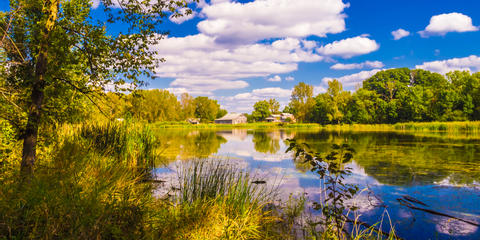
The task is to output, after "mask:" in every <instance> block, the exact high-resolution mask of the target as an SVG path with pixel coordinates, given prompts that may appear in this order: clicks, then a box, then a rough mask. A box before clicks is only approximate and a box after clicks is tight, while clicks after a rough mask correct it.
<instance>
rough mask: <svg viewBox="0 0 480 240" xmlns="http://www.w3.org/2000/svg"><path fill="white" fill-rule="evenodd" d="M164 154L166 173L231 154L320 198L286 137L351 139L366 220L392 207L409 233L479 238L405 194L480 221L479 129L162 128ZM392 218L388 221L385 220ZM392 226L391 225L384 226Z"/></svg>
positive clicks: (324, 143)
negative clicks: (406, 202) (408, 202)
mask: <svg viewBox="0 0 480 240" xmlns="http://www.w3.org/2000/svg"><path fill="white" fill-rule="evenodd" d="M158 136H159V138H160V144H162V145H163V146H162V149H164V151H163V153H162V155H163V157H164V160H165V161H167V162H170V166H168V167H164V166H159V167H158V168H157V169H156V171H157V173H158V175H159V177H160V178H164V179H166V180H168V178H169V177H172V171H174V170H172V169H173V168H174V167H173V166H178V165H179V164H181V163H183V162H185V161H189V160H191V159H194V158H206V157H212V156H214V157H218V159H219V161H222V159H230V160H233V161H235V162H236V163H237V164H239V167H241V168H247V169H249V170H250V171H252V172H254V173H255V176H257V177H258V178H261V179H263V180H266V181H267V182H268V183H270V184H276V185H278V186H279V187H280V191H281V194H280V196H279V197H280V198H287V197H288V195H289V194H291V193H294V194H301V193H304V192H306V193H307V194H308V196H309V198H310V199H312V200H318V199H319V198H320V195H321V184H320V181H319V179H318V177H317V176H316V175H314V174H312V173H310V172H309V165H308V164H305V163H303V162H298V161H294V160H293V157H292V153H286V152H285V151H286V149H287V145H288V142H287V139H292V138H294V139H296V140H297V141H299V142H305V143H308V144H309V145H310V146H311V148H312V149H315V150H316V151H318V152H323V153H328V152H329V151H330V150H331V149H330V148H331V146H332V144H334V143H336V144H343V143H348V144H349V145H350V146H352V147H353V148H354V149H355V151H356V153H355V155H354V160H353V162H352V163H351V164H350V167H352V169H353V174H352V175H351V176H349V177H347V179H346V182H348V183H353V184H357V185H358V186H359V187H360V188H361V189H363V190H364V191H363V192H362V193H361V194H359V195H358V196H357V197H356V199H355V204H356V205H357V206H359V207H360V208H359V210H358V212H357V214H360V219H361V220H362V221H365V222H367V223H370V224H373V223H376V222H378V221H379V220H380V219H381V217H382V216H384V217H385V218H386V217H387V216H386V215H385V211H387V212H388V215H389V216H390V219H391V222H392V224H393V225H394V226H395V229H396V231H397V233H398V235H399V236H400V237H402V238H405V239H480V230H479V228H478V227H477V226H475V225H472V224H469V223H465V222H462V221H458V220H455V219H452V218H449V217H445V216H440V215H435V214H431V213H427V212H424V211H419V210H414V209H410V208H408V207H406V206H402V205H401V204H400V202H399V201H398V199H401V198H404V197H405V196H407V197H410V198H414V199H417V200H419V201H420V202H422V203H425V204H426V205H427V206H423V205H421V206H422V207H423V208H426V209H430V210H433V211H435V212H439V213H443V214H447V215H451V216H454V217H457V218H460V219H465V220H467V221H472V222H476V223H479V222H480V140H479V139H480V136H475V135H473V136H472V135H468V134H445V133H421V134H420V133H405V132H327V131H312V130H308V131H307V130H283V129H275V130H246V129H232V130H185V129H182V130H178V129H177V130H174V129H166V130H161V131H160V132H158ZM384 222H385V224H386V225H389V223H388V224H387V222H389V220H387V219H385V220H384ZM385 230H386V231H388V228H385Z"/></svg>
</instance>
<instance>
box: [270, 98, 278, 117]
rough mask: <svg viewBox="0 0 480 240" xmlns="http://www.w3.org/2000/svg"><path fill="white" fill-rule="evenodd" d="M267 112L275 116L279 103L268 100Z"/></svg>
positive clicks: (273, 99)
mask: <svg viewBox="0 0 480 240" xmlns="http://www.w3.org/2000/svg"><path fill="white" fill-rule="evenodd" d="M268 105H269V110H270V112H271V113H273V114H276V113H279V112H280V103H279V102H278V101H277V99H275V98H271V99H269V100H268Z"/></svg>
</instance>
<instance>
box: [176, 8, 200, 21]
mask: <svg viewBox="0 0 480 240" xmlns="http://www.w3.org/2000/svg"><path fill="white" fill-rule="evenodd" d="M178 11H179V13H180V14H182V16H179V17H173V15H171V16H170V17H169V19H170V21H172V22H174V23H176V24H182V23H184V22H186V21H188V20H191V19H193V18H194V17H196V16H197V12H195V11H192V13H191V14H186V13H187V8H182V9H179V10H178Z"/></svg>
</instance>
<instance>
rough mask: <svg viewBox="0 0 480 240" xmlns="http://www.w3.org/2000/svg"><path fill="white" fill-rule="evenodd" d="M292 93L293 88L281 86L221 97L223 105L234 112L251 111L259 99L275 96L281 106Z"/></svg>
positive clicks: (287, 100) (286, 102)
mask: <svg viewBox="0 0 480 240" xmlns="http://www.w3.org/2000/svg"><path fill="white" fill-rule="evenodd" d="M291 94H292V90H291V89H284V88H279V87H273V88H260V89H254V90H252V91H251V92H244V93H239V94H237V95H235V96H232V97H224V98H220V102H221V103H222V105H224V106H226V108H227V109H229V111H234V112H251V111H252V110H253V105H254V104H255V102H257V101H261V100H267V99H270V98H275V99H277V100H278V101H279V103H280V106H281V107H283V106H286V105H287V104H288V102H289V100H290V95H291Z"/></svg>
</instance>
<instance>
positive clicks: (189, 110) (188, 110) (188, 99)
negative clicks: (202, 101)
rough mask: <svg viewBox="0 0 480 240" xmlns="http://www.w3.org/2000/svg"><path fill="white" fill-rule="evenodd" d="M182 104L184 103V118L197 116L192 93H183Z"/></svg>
mask: <svg viewBox="0 0 480 240" xmlns="http://www.w3.org/2000/svg"><path fill="white" fill-rule="evenodd" d="M180 104H181V105H182V112H183V118H184V119H189V118H193V117H195V99H193V97H192V96H191V95H190V94H188V93H182V95H181V97H180Z"/></svg>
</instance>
